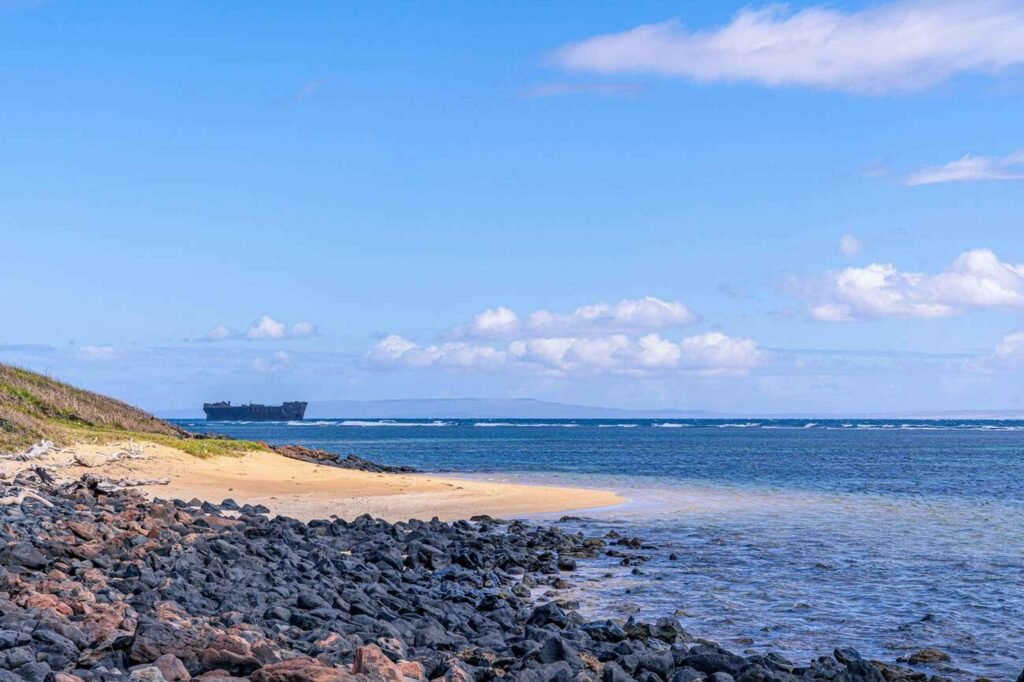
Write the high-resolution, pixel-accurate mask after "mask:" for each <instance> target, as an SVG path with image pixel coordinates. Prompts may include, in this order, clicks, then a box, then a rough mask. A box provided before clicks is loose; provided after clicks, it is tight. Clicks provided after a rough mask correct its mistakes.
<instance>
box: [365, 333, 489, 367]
mask: <svg viewBox="0 0 1024 682" xmlns="http://www.w3.org/2000/svg"><path fill="white" fill-rule="evenodd" d="M367 359H369V360H370V361H371V362H373V363H375V364H379V365H385V366H386V365H393V366H403V365H404V366H408V367H430V366H434V365H437V366H441V367H461V368H463V369H474V368H481V367H490V366H497V365H501V364H504V362H505V354H504V352H503V351H500V350H497V349H495V348H491V347H489V346H477V345H473V344H469V343H463V342H451V343H442V344H435V345H430V346H425V347H424V346H420V345H418V344H416V343H413V342H412V341H409V340H408V339H405V338H403V337H401V336H397V335H394V334H392V335H391V336H387V337H385V338H383V339H381V340H380V341H378V342H377V344H376V345H375V346H374V347H373V349H372V350H370V352H369V353H368V354H367Z"/></svg>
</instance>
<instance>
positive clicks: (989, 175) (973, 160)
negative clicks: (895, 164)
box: [903, 152, 1024, 187]
mask: <svg viewBox="0 0 1024 682" xmlns="http://www.w3.org/2000/svg"><path fill="white" fill-rule="evenodd" d="M992 180H1024V152H1017V153H1015V154H1010V155H1009V156H971V155H970V154H967V155H965V156H964V157H963V158H961V159H958V160H956V161H950V162H949V163H947V164H945V165H942V166H931V167H929V168H922V169H920V170H917V171H914V172H913V173H911V174H910V175H908V176H907V177H906V178H904V180H903V184H905V185H907V186H909V187H916V186H917V185H936V184H939V183H944V182H984V181H992Z"/></svg>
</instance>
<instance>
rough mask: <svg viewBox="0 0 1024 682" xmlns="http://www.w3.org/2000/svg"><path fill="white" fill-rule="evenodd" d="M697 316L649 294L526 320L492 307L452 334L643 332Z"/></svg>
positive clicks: (544, 312) (535, 315)
mask: <svg viewBox="0 0 1024 682" xmlns="http://www.w3.org/2000/svg"><path fill="white" fill-rule="evenodd" d="M696 319H697V316H696V315H694V314H693V313H692V312H691V311H690V309H689V308H687V307H686V306H685V305H683V304H682V303H679V302H678V301H663V300H661V299H659V298H655V297H653V296H646V297H644V298H639V299H624V300H621V301H619V302H618V303H615V304H608V303H597V304H594V305H586V306H581V307H579V308H576V309H575V310H573V311H572V312H569V313H552V312H550V311H547V310H536V311H534V312H532V313H530V314H529V315H528V316H527V317H526V319H525V320H524V319H522V318H520V317H519V316H518V315H517V314H516V313H515V312H513V311H512V310H510V309H509V308H506V307H504V306H502V307H499V308H491V309H488V310H485V311H483V312H482V313H480V314H478V315H476V317H474V318H473V321H472V322H471V323H469V324H468V325H463V326H460V327H456V328H455V329H454V330H453V331H452V335H453V336H454V337H455V338H467V337H469V338H510V337H536V336H542V335H548V336H553V335H559V336H563V335H564V336H586V335H607V334H611V333H640V332H645V331H657V330H661V329H667V328H670V327H677V326H680V325H684V324H688V323H690V322H693V321H694V320H696Z"/></svg>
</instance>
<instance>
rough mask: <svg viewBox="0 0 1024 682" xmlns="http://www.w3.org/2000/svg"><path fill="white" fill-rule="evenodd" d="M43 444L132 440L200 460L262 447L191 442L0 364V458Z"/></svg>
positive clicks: (117, 405) (164, 425)
mask: <svg viewBox="0 0 1024 682" xmlns="http://www.w3.org/2000/svg"><path fill="white" fill-rule="evenodd" d="M43 438H46V439H48V440H52V441H54V442H55V443H59V444H70V443H73V442H81V441H86V440H92V441H98V442H106V441H110V440H118V439H124V438H136V439H138V440H150V441H154V442H158V443H162V444H164V445H169V446H171V447H175V448H178V449H180V450H184V451H185V452H188V453H189V454H192V455H196V456H199V457H209V456H214V455H224V454H238V453H240V452H242V451H245V450H249V449H252V448H254V447H261V446H259V445H257V444H255V443H250V442H247V441H234V440H205V439H195V438H192V437H190V435H189V434H188V433H187V432H186V431H184V430H182V429H180V428H178V427H177V426H175V425H173V424H170V423H168V422H165V421H163V420H162V419H157V418H156V417H154V416H153V415H151V414H149V413H148V412H144V411H142V410H140V409H138V408H137V407H132V406H131V405H128V404H126V403H123V402H121V401H119V400H114V399H113V398H108V397H106V396H102V395H99V394H97V393H90V392H89V391H83V390H81V389H78V388H75V387H74V386H69V385H68V384H64V383H61V382H59V381H56V380H54V379H51V378H49V377H45V376H43V375H41V374H36V373H35V372H29V371H28V370H24V369H20V368H18V367H12V366H10V365H4V364H0V452H6V451H11V450H18V449H21V448H24V447H26V446H27V445H29V444H31V443H35V442H37V441H39V440H40V439H43Z"/></svg>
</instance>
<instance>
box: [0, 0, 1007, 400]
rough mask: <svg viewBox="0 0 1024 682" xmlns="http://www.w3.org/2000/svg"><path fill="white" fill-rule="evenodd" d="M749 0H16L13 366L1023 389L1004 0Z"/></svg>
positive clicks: (8, 42)
mask: <svg viewBox="0 0 1024 682" xmlns="http://www.w3.org/2000/svg"><path fill="white" fill-rule="evenodd" d="M766 7H767V5H763V4H759V3H753V4H750V5H746V4H743V3H729V2H717V1H716V2H637V3H607V4H601V5H597V4H595V3H571V2H565V3H558V4H557V5H554V4H552V6H547V7H538V6H535V4H524V3H444V2H441V3H431V4H430V5H429V6H428V5H424V4H421V3H390V4H384V3H375V4H372V5H365V6H362V7H360V6H357V5H353V4H350V3H331V2H322V3H317V2H310V3H287V4H286V3H264V4H260V5H259V6H249V7H246V8H245V10H244V11H241V10H240V9H239V8H237V7H234V8H233V7H230V6H221V7H216V6H212V5H211V4H210V3H198V2H195V3H174V4H173V5H172V4H167V3H127V2H124V3H122V2H107V3H100V4H96V3H72V2H64V1H60V0H53V1H51V2H31V1H29V0H21V1H17V0H8V1H6V2H4V1H2V0H0V89H2V90H0V91H2V92H3V105H2V106H0V131H2V133H3V144H2V145H0V168H2V170H3V182H2V183H0V291H3V292H4V293H5V295H4V297H3V309H2V315H0V319H2V324H0V361H5V362H13V363H17V364H20V365H24V366H27V367H30V368H33V369H38V370H43V371H48V372H50V373H52V374H54V375H55V376H58V377H60V378H63V379H67V380H70V381H73V382H76V383H78V384H81V385H83V386H85V387H87V388H91V389H95V390H100V391H104V392H107V393H110V394H113V395H115V396H117V397H120V398H123V399H125V400H129V401H132V402H136V403H138V404H140V405H142V406H144V407H147V408H151V409H171V408H183V407H192V406H195V405H197V404H199V403H201V402H202V401H203V400H212V399H222V398H223V399H232V400H236V401H245V400H262V401H279V400H283V399H293V398H306V399H311V400H318V399H332V398H338V399H342V398H344V399H377V398H397V397H419V398H422V397H535V398H543V399H550V400H560V401H568V402H582V403H588V404H601V405H609V406H622V407H678V408H692V409H711V410H720V411H728V412H758V413H761V412H793V411H801V412H865V411H906V410H943V409H1000V408H1005V409H1024V391H1022V390H1021V389H1020V388H1019V386H1020V385H1021V382H1020V379H1021V378H1022V377H1021V372H1022V370H1024V334H1021V332H1022V330H1024V315H1022V311H1024V266H1021V265H1018V264H1021V263H1024V231H1022V229H1021V228H1022V227H1024V225H1022V222H1021V217H1022V210H1024V195H1022V190H1024V183H1022V182H1021V178H1022V177H1024V156H1021V150H1024V136H1022V127H1021V121H1022V120H1024V97H1022V95H1024V68H1022V64H1024V3H1022V2H1019V1H1014V0H992V1H981V2H977V3H951V2H941V1H940V2H928V1H915V2H908V1H896V2H872V3H865V2H832V3H828V4H827V5H820V4H815V3H792V4H790V5H789V6H788V8H778V7H776V8H775V9H765V8H766ZM844 237H846V239H845V240H844ZM486 311H490V312H489V313H488V312H486ZM538 311H541V312H540V313H539V314H537V315H534V316H533V317H531V314H533V313H538ZM545 312H546V314H545Z"/></svg>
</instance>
